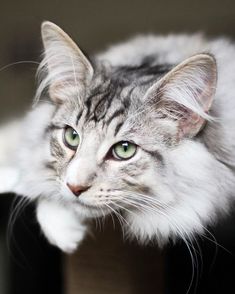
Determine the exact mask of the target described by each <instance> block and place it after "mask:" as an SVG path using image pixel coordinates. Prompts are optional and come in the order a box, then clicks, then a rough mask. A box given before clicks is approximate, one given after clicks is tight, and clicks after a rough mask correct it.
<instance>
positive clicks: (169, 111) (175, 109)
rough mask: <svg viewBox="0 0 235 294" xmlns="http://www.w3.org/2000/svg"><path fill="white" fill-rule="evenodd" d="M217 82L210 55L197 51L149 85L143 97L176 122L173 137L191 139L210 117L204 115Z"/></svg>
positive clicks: (207, 110) (215, 70) (160, 112)
mask: <svg viewBox="0 0 235 294" xmlns="http://www.w3.org/2000/svg"><path fill="white" fill-rule="evenodd" d="M216 83H217V67H216V61H215V59H214V57H213V56H211V55H209V54H197V55H195V56H192V57H190V58H188V59H186V60H185V61H184V62H182V63H180V64H179V65H177V66H176V67H174V68H173V69H172V70H171V71H170V72H169V73H168V74H166V75H165V76H164V77H163V78H162V79H161V80H159V81H158V82H156V83H155V84H154V85H153V86H151V87H150V88H149V89H148V91H147V93H146V95H145V97H144V99H145V102H146V103H147V105H150V106H151V107H154V108H155V110H156V111H157V113H158V114H159V117H161V118H168V119H172V120H175V121H176V122H177V127H178V132H177V137H178V139H181V138H183V137H188V138H192V137H194V136H195V135H196V134H197V133H198V132H199V131H200V129H201V128H202V127H203V125H204V123H205V121H206V120H207V119H210V116H209V114H208V112H209V110H210V107H211V104H212V101H213V97H214V94H215V89H216Z"/></svg>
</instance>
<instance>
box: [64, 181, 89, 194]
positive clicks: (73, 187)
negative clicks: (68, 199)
mask: <svg viewBox="0 0 235 294" xmlns="http://www.w3.org/2000/svg"><path fill="white" fill-rule="evenodd" d="M67 186H68V187H69V189H70V190H71V192H73V194H74V195H75V196H76V197H79V195H80V194H81V193H82V192H85V191H86V190H88V189H89V187H87V186H79V185H71V184H69V183H67Z"/></svg>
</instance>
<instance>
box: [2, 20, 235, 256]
mask: <svg viewBox="0 0 235 294" xmlns="http://www.w3.org/2000/svg"><path fill="white" fill-rule="evenodd" d="M42 34H43V40H44V46H45V58H44V59H43V61H42V63H41V65H40V67H39V75H40V76H41V77H42V78H41V80H40V85H39V87H38V90H37V94H36V100H37V103H36V106H35V108H34V109H33V110H32V111H31V112H30V113H29V115H28V116H27V117H26V118H25V120H24V122H23V123H22V126H21V131H20V132H21V134H22V136H21V140H19V144H18V145H17V150H16V151H15V153H16V156H17V158H18V160H17V168H18V169H19V170H20V180H19V181H18V185H17V186H16V187H13V188H12V190H14V191H15V192H16V193H19V194H22V195H25V196H26V197H28V198H29V199H32V200H36V201H38V202H39V208H38V213H37V215H38V220H39V222H40V223H41V225H42V229H43V231H44V232H45V234H46V235H47V236H48V239H49V241H50V242H51V243H53V244H56V245H57V246H59V247H60V248H61V249H63V250H65V251H69V252H71V251H72V250H74V249H75V247H76V246H75V245H77V244H79V243H80V242H81V240H82V237H83V236H84V235H85V227H84V225H83V222H84V221H86V220H88V219H90V218H93V217H100V216H104V215H106V214H110V213H112V214H113V215H116V216H117V217H118V219H119V221H120V222H121V223H122V226H123V229H124V230H125V232H126V233H127V234H129V235H130V236H134V237H137V239H138V240H139V241H140V242H146V241H149V240H156V241H157V242H158V243H159V244H164V243H165V242H167V241H168V240H170V239H173V240H175V239H176V238H178V237H181V238H182V239H183V240H191V239H192V238H193V236H194V234H195V233H200V234H203V233H204V232H206V231H207V229H206V227H205V226H207V225H208V224H209V223H212V222H214V221H215V220H216V219H217V215H218V213H222V214H223V215H224V214H226V213H227V212H228V211H229V208H230V206H231V205H230V204H231V202H232V201H233V199H234V188H235V174H234V170H235V147H234V146H235V132H234V124H235V99H234V95H235V90H234V85H235V61H234V60H235V59H234V56H235V45H234V44H233V43H232V42H230V41H229V40H228V39H215V40H207V39H206V38H204V36H202V35H191V36H189V35H169V36H153V35H150V36H139V37H136V38H134V39H131V40H129V41H127V42H124V43H121V44H118V45H115V46H113V47H111V48H109V49H108V50H106V51H105V52H104V53H101V54H98V55H96V56H95V57H94V58H93V59H92V60H93V62H92V65H91V63H90V62H89V61H88V60H87V59H86V57H85V56H84V55H83V54H82V53H81V51H80V50H79V49H78V48H77V47H76V46H75V44H74V43H73V41H72V40H71V39H70V38H69V37H68V36H67V35H66V34H65V33H64V32H63V31H62V30H61V29H59V28H58V27H57V26H55V25H54V24H51V23H46V24H44V27H43V31H42ZM45 40H46V41H45ZM205 52H206V53H205ZM207 53H209V55H207ZM195 54H199V55H200V54H201V55H200V56H201V58H202V59H200V56H199V57H198V60H199V61H197V62H196V63H195V65H193V66H192V63H190V62H192V59H190V58H192V56H195ZM202 56H204V57H202ZM212 56H214V57H212ZM203 58H204V59H203ZM214 59H215V60H216V64H217V71H218V80H217V81H216V77H215V74H214V72H215V66H216V65H215V62H214ZM200 60H201V63H200ZM202 60H206V62H204V61H202ZM185 64H186V65H187V66H188V67H185V66H184V65H185ZM177 66H179V67H180V68H178V69H177ZM176 69H177V70H176ZM186 69H187V70H186ZM176 72H177V74H176ZM178 74H179V75H178ZM166 77H167V78H166ZM216 82H217V86H216ZM163 84H164V87H162V85H163ZM215 88H216V92H215ZM205 89H206V91H204V90H205ZM201 93H203V96H201V97H200V95H202V94H201ZM200 99H204V100H200ZM45 100H47V101H48V102H47V103H46V102H43V101H45ZM211 118H213V119H211ZM66 126H71V127H72V128H74V129H75V130H76V131H77V132H78V133H79V135H80V138H81V144H80V146H79V147H78V149H77V151H76V152H74V151H72V150H70V149H68V148H67V147H66V146H65V145H64V142H63V131H64V128H65V127H66ZM195 126H196V127H195ZM179 130H180V132H179ZM179 133H180V134H181V135H180V136H179ZM123 140H124V141H130V142H134V143H135V144H136V145H137V146H138V150H137V152H136V155H135V156H133V158H131V159H130V160H127V161H117V160H112V159H111V158H110V150H111V149H112V146H113V145H114V144H116V143H117V142H119V141H123ZM0 180H1V179H0ZM67 183H70V184H73V185H80V186H89V189H88V190H87V191H86V192H83V193H82V194H81V195H80V197H79V198H76V197H75V195H74V194H73V193H72V192H71V191H70V190H69V188H68V186H67ZM61 215H63V216H64V218H63V225H62V224H61V219H60V216H61ZM47 216H48V217H47ZM55 228H56V229H55Z"/></svg>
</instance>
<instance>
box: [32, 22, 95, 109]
mask: <svg viewBox="0 0 235 294" xmlns="http://www.w3.org/2000/svg"><path fill="white" fill-rule="evenodd" d="M41 32H42V40H43V45H44V53H45V54H44V55H45V57H44V59H43V61H42V63H41V65H40V67H39V74H40V73H41V74H42V76H43V78H42V79H41V83H40V85H39V88H38V93H37V96H40V94H42V92H43V91H44V90H45V89H46V88H49V94H50V97H51V99H52V100H53V101H54V102H56V103H61V102H64V101H65V100H66V99H70V98H71V97H74V96H76V97H78V98H79V96H82V95H84V91H85V89H86V87H87V86H88V85H89V83H90V81H91V79H92V76H93V68H92V65H91V64H90V62H89V61H88V59H87V58H86V57H85V55H84V54H83V53H82V51H81V50H80V49H79V48H78V46H77V45H76V44H75V43H74V42H73V40H72V39H71V38H70V37H69V36H68V35H67V34H66V33H65V32H64V31H63V30H62V29H61V28H59V27H58V26H57V25H55V24H54V23H51V22H48V21H46V22H43V24H42V27H41ZM45 69H46V72H47V74H46V77H45Z"/></svg>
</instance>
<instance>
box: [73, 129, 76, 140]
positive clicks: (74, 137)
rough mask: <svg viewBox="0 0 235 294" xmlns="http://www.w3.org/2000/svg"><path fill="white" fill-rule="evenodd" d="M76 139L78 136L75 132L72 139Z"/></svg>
mask: <svg viewBox="0 0 235 294" xmlns="http://www.w3.org/2000/svg"><path fill="white" fill-rule="evenodd" d="M76 137H77V134H76V132H75V131H73V132H72V139H73V140H74V139H76Z"/></svg>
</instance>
